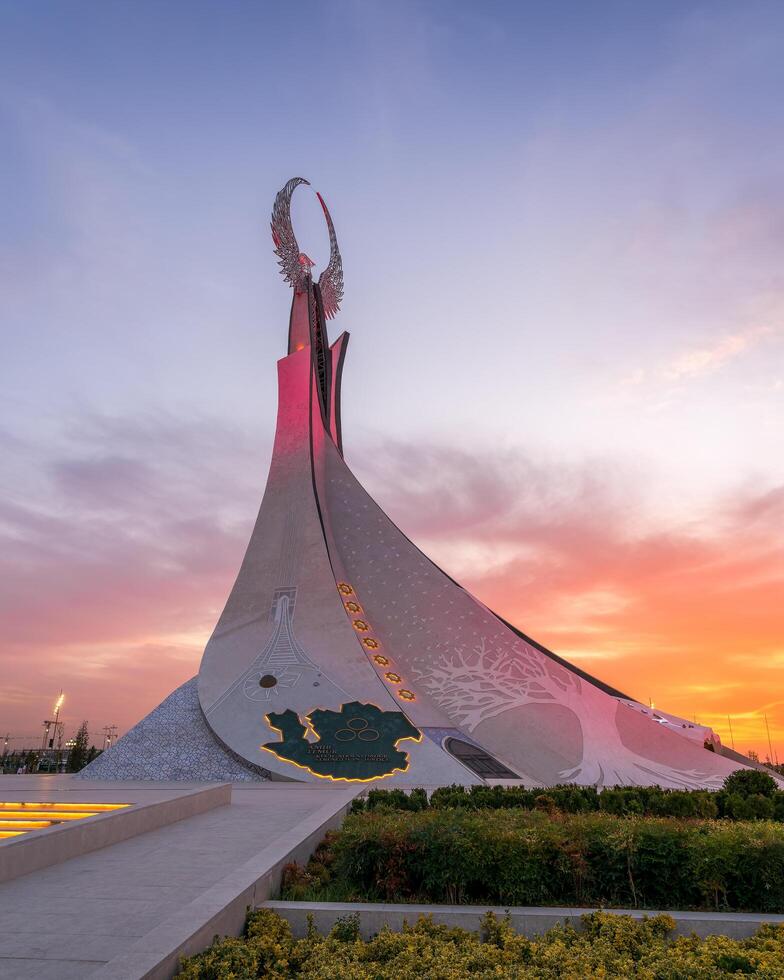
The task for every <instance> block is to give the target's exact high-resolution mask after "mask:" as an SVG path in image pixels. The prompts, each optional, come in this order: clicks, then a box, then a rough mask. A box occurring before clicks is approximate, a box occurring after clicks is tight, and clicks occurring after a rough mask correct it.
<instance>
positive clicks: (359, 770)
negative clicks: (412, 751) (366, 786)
mask: <svg viewBox="0 0 784 980" xmlns="http://www.w3.org/2000/svg"><path fill="white" fill-rule="evenodd" d="M307 720H308V723H309V725H310V728H311V729H312V731H313V733H314V734H315V735H316V738H317V740H316V741H313V742H309V741H308V740H307V739H306V738H305V734H306V728H305V726H304V725H303V724H302V722H301V721H300V719H299V715H297V714H296V713H295V712H294V711H292V710H291V709H287V710H286V711H282V712H280V713H279V714H275V713H274V712H273V713H270V714H268V715H267V721H268V723H269V725H270V728H275V729H277V730H278V731H279V732H280V733H281V735H282V736H283V741H281V742H267V744H266V745H264V746H262V748H265V749H267V751H268V752H274V753H275V755H277V756H278V757H279V758H281V759H285V760H286V761H288V762H293V763H294V765H297V766H302V767H303V768H305V769H308V770H309V771H310V772H312V773H313V774H314V775H316V776H331V777H332V778H333V779H346V780H365V779H375V778H377V777H378V776H388V775H391V774H392V773H393V772H405V770H406V769H407V768H408V756H407V755H406V753H405V752H400V751H398V749H397V743H398V742H400V741H402V740H403V739H406V738H411V739H414V741H416V742H418V741H419V740H420V738H421V737H422V736H421V735H420V733H419V732H418V731H417V729H416V728H414V726H413V725H412V724H411V722H410V721H409V720H408V719H407V718H406V716H405V715H404V714H401V713H400V712H399V711H381V710H380V709H379V708H377V707H376V706H375V705H374V704H360V702H359V701H352V702H351V703H350V704H344V705H343V706H342V707H341V709H340V711H325V710H324V709H322V708H317V709H316V710H315V711H311V713H310V714H309V715H308V716H307Z"/></svg>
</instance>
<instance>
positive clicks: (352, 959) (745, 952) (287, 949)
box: [179, 909, 784, 980]
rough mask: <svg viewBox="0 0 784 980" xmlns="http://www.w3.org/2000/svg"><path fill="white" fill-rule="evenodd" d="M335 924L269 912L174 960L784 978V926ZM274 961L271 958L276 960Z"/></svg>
mask: <svg viewBox="0 0 784 980" xmlns="http://www.w3.org/2000/svg"><path fill="white" fill-rule="evenodd" d="M354 926H355V923H353V922H352V923H351V924H349V925H347V924H346V923H345V922H343V921H340V922H338V923H336V925H335V927H334V928H333V930H332V932H331V933H330V934H329V935H328V936H319V935H318V934H316V933H315V932H313V931H311V932H310V933H309V935H308V936H307V938H305V939H299V940H297V939H293V938H292V935H291V931H290V930H289V928H288V925H287V924H286V923H285V922H284V921H283V920H281V919H280V918H279V917H278V916H277V915H276V914H275V913H273V912H271V911H269V910H265V909H262V910H259V911H257V912H252V913H251V914H250V916H249V918H248V925H247V929H246V938H245V939H224V940H223V941H221V942H218V941H216V942H215V943H213V945H212V946H210V948H209V949H208V950H205V952H203V953H200V954H199V955H198V956H194V957H190V958H188V959H183V960H182V972H181V973H180V974H179V976H180V977H184V978H185V980H250V978H254V977H278V978H283V977H294V978H296V977H306V978H308V980H335V978H340V980H370V978H373V980H415V978H417V980H421V978H423V977H426V978H428V980H463V978H465V977H469V976H470V977H479V978H482V980H490V978H493V980H525V978H531V980H560V978H567V980H582V978H597V980H598V978H613V980H615V978H617V980H621V978H636V980H691V978H705V980H718V978H723V977H732V976H738V975H743V974H746V975H748V974H752V975H755V976H758V977H760V978H766V980H773V978H781V977H784V926H763V927H762V928H761V929H760V930H759V931H758V932H757V934H756V935H755V936H753V937H752V938H750V939H742V940H733V939H727V938H725V937H723V936H710V937H708V938H707V939H704V940H700V939H698V938H697V937H696V936H689V937H681V938H679V939H675V940H672V939H671V934H672V930H673V929H674V927H675V923H674V922H673V920H672V919H671V918H670V917H669V916H666V915H657V916H654V917H652V918H643V919H642V920H635V919H632V918H631V917H629V916H624V915H612V914H611V913H608V912H594V913H592V914H591V915H586V916H583V919H582V928H581V929H579V930H576V929H573V928H572V927H570V926H557V927H555V928H554V929H551V930H550V931H549V932H547V933H545V934H544V935H542V936H538V937H536V938H535V939H526V938H525V937H524V936H521V935H519V934H517V933H516V932H515V931H514V929H512V927H511V925H510V923H509V921H508V920H506V919H497V918H495V917H494V916H493V915H492V914H490V913H488V915H487V916H485V918H484V920H483V922H482V928H481V930H480V932H479V933H473V932H467V931H466V930H463V929H454V928H449V927H448V926H443V925H436V924H435V923H434V922H433V921H432V920H431V919H429V918H427V917H421V918H420V919H419V921H418V922H417V923H416V924H415V925H413V926H405V927H404V928H403V929H402V931H400V932H392V931H391V930H389V929H382V931H381V932H380V933H379V934H378V935H377V936H374V937H373V938H372V939H370V940H369V941H368V942H363V941H362V940H361V939H360V938H359V935H358V931H357V929H356V928H354ZM275 957H277V959H276V958H275Z"/></svg>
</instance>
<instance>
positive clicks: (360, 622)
mask: <svg viewBox="0 0 784 980" xmlns="http://www.w3.org/2000/svg"><path fill="white" fill-rule="evenodd" d="M354 629H355V630H359V632H360V633H367V631H368V630H369V629H370V625H369V624H368V623H366V622H365V620H364V619H355V620H354Z"/></svg>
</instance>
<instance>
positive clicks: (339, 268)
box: [317, 192, 343, 320]
mask: <svg viewBox="0 0 784 980" xmlns="http://www.w3.org/2000/svg"><path fill="white" fill-rule="evenodd" d="M317 197H318V199H319V201H320V202H321V207H322V208H323V209H324V217H325V218H326V219H327V229H328V231H329V262H328V263H327V265H326V267H325V268H324V271H323V272H322V273H321V275H320V276H319V281H318V285H319V290H320V291H321V300H322V302H323V304H324V316H325V317H327V319H330V320H331V319H332V317H334V316H335V314H336V313H337V311H338V310H339V309H340V304H341V301H342V300H343V260H342V259H341V257H340V249H339V248H338V238H337V235H336V234H335V226H334V225H333V224H332V218H331V216H330V213H329V211H328V210H327V205H326V204H325V203H324V198H323V197H322V196H321V194H318V192H317Z"/></svg>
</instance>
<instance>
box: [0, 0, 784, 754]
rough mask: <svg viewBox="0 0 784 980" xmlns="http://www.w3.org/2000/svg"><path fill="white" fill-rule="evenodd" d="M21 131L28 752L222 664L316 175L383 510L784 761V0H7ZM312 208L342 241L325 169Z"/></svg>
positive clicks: (553, 622)
mask: <svg viewBox="0 0 784 980" xmlns="http://www.w3.org/2000/svg"><path fill="white" fill-rule="evenodd" d="M0 149H1V150H2V152H0V331H1V332H2V347H1V348H0V351H1V353H0V627H1V628H0V737H2V735H4V734H5V733H6V732H9V733H10V734H11V735H12V736H14V737H17V738H20V739H21V738H23V737H24V736H34V738H26V739H24V740H25V741H28V742H29V743H30V744H34V742H35V740H36V739H39V738H40V731H41V721H42V720H43V719H44V718H45V717H49V713H50V712H51V706H52V703H53V702H54V700H55V698H56V696H57V693H58V692H59V690H60V688H61V687H62V688H63V689H64V690H65V704H64V710H63V717H64V720H65V723H66V736H68V735H69V734H71V733H72V732H73V730H74V729H75V728H76V727H77V726H78V724H79V723H80V722H81V721H82V719H83V718H86V719H88V720H89V723H90V728H91V730H92V731H94V732H100V729H101V728H102V727H103V726H104V725H107V724H116V725H118V726H119V728H120V730H121V731H124V730H126V729H127V728H128V727H129V726H131V725H132V724H133V723H134V722H136V721H137V720H139V719H140V718H141V717H142V716H143V715H144V714H146V713H147V712H148V711H149V710H150V709H151V708H153V707H154V706H155V705H156V704H157V703H158V702H159V701H160V700H161V699H162V698H163V697H164V696H165V695H166V694H168V693H169V692H170V691H171V690H172V688H174V687H175V686H176V685H177V684H179V683H181V682H182V681H184V680H186V679H187V678H189V677H191V676H192V675H193V674H194V673H195V672H196V670H197V669H198V664H199V659H200V657H201V653H202V650H203V647H204V644H205V642H206V640H207V638H208V636H209V634H210V632H211V630H212V627H213V626H214V624H215V621H216V619H217V617H218V615H219V613H220V610H221V608H222V605H223V603H224V601H225V599H226V597H227V595H228V591H229V589H230V587H231V584H232V581H233V578H234V575H235V574H236V572H237V570H238V567H239V563H240V561H241V559H242V555H243V551H244V548H245V545H246V543H247V539H248V536H249V533H250V530H251V527H252V524H253V521H254V519H255V515H256V511H257V509H258V505H259V502H260V499H261V494H262V492H263V488H264V481H265V477H266V468H267V463H268V460H269V454H270V448H271V442H272V436H273V429H274V419H275V403H276V390H275V371H276V367H275V362H276V359H277V358H279V357H281V356H283V355H284V354H285V344H286V331H287V319H288V310H289V304H290V300H291V293H290V290H289V289H288V288H287V287H286V285H285V284H284V283H283V281H282V280H281V278H280V276H279V274H278V272H277V266H276V264H275V261H274V257H273V255H272V251H271V242H270V240H269V224H268V222H269V210H270V207H271V204H272V199H273V197H274V195H275V193H276V191H277V190H278V189H279V188H280V187H281V186H282V184H283V183H284V182H285V181H286V180H287V179H288V178H289V177H291V176H294V175H302V176H305V177H307V178H309V179H310V180H311V181H312V182H313V185H314V188H315V189H318V190H320V191H321V192H322V193H323V194H324V196H325V198H326V200H327V202H328V204H329V206H330V209H331V211H332V214H333V217H334V220H335V224H336V228H337V233H338V237H339V240H340V245H341V251H342V253H343V261H344V266H345V270H346V296H345V302H344V304H343V310H342V312H341V313H340V314H339V316H338V319H337V321H335V322H334V323H333V324H332V325H331V330H332V331H333V333H334V334H336V333H337V332H339V331H340V330H342V329H347V330H349V331H350V332H351V334H352V339H351V345H350V348H349V353H348V358H347V362H346V369H345V374H344V380H343V393H344V407H343V418H344V440H345V447H346V457H347V460H348V462H349V464H350V465H351V466H352V468H353V469H354V471H355V472H356V473H357V475H358V476H359V478H360V479H361V480H362V481H363V482H364V483H365V485H366V486H367V487H368V489H369V490H370V491H371V492H372V493H373V494H374V496H375V497H376V498H377V500H378V501H379V503H380V504H381V505H382V506H383V507H384V508H385V509H386V510H387V512H388V513H389V514H390V516H391V517H392V518H393V520H395V521H396V523H398V524H399V526H400V527H401V528H402V529H403V530H404V531H405V532H406V533H407V534H408V535H409V536H410V537H412V538H413V539H414V540H415V541H416V543H417V544H418V545H420V546H421V547H422V548H423V549H424V550H425V551H426V552H427V553H428V554H430V555H431V556H432V557H433V558H434V560H436V561H437V562H438V563H439V564H440V565H441V566H442V567H443V568H444V569H445V571H447V572H448V573H449V574H451V575H452V576H453V577H455V578H457V579H458V580H459V581H461V582H462V583H463V584H464V585H466V586H467V587H469V588H470V589H471V590H472V591H474V592H475V593H476V594H477V595H478V596H479V597H480V598H481V599H482V600H483V601H484V602H486V603H487V604H488V605H489V606H491V607H492V608H494V609H495V610H496V611H498V612H499V613H501V614H502V615H503V616H504V617H505V618H507V619H509V620H511V621H512V622H513V623H515V624H516V625H518V626H519V627H521V628H522V629H523V630H525V631H526V632H527V633H529V634H531V635H532V636H534V637H535V638H537V639H538V640H539V641H540V642H542V643H544V644H546V645H548V646H550V647H551V648H552V649H554V650H555V651H556V652H557V653H559V654H561V655H563V656H565V657H567V658H569V659H571V660H572V661H573V662H574V663H576V664H579V665H580V666H581V667H584V668H585V669H587V670H588V671H590V672H591V673H594V674H596V675H598V676H599V677H601V678H602V679H604V680H606V681H607V682H609V683H610V684H612V685H614V686H616V687H618V688H620V689H621V690H623V691H625V692H627V693H628V694H630V695H631V696H634V697H636V698H638V699H640V700H643V701H646V702H647V701H648V699H649V698H650V699H652V700H653V701H654V702H655V704H656V705H657V706H659V707H662V708H664V709H665V710H669V711H672V712H674V713H677V714H682V715H686V716H688V717H690V718H692V717H696V718H697V719H698V720H699V721H700V722H701V723H703V724H709V725H712V726H714V727H715V728H716V730H717V731H718V733H719V734H720V735H721V737H722V739H723V740H724V741H726V742H728V743H729V742H730V734H729V728H728V715H729V716H731V719H732V727H733V734H734V741H735V745H736V747H737V748H739V749H742V750H744V751H745V750H747V749H749V748H754V749H756V750H757V751H759V753H760V755H761V756H765V755H767V754H768V743H767V735H766V730H765V715H767V719H768V722H769V726H770V732H771V738H772V742H773V747H774V753H777V754H778V758H779V760H780V761H784V439H783V438H782V423H783V422H784V256H783V254H782V253H783V252H784V5H782V3H781V2H779V0H772V2H769V3H768V2H759V0H746V2H744V3H737V2H723V0H705V2H690V0H677V2H668V0H640V2H636V3H630V2H628V0H618V2H613V0H596V2H593V3H585V2H584V0H575V2H558V0H556V2H552V3H543V2H542V3H527V2H522V0H514V2H509V3H505V2H494V0H482V2H479V0H475V2H471V3H467V2H461V0H443V2H440V0H427V2H407V0H395V2H394V3H389V2H384V3H381V2H375V0H354V2H346V0H330V2H319V3H314V2H308V0H297V2H296V3H270V2H263V0H253V2H243V0H231V2H228V3H219V2H217V0H214V2H209V3H206V2H199V0H168V2H166V3H162V2H139V0H125V2H116V0H95V2H92V0H90V2H88V0H75V2H69V3H65V2H58V3H49V2H46V0H37V2H35V3H20V2H18V0H0ZM294 219H295V224H296V227H297V231H298V237H299V243H300V247H301V248H303V250H304V251H306V252H308V254H310V255H311V256H312V257H313V258H314V259H316V261H317V264H318V265H321V264H323V261H324V259H325V257H326V254H327V242H326V235H325V232H324V228H323V219H322V218H321V216H320V212H319V210H318V205H317V202H316V198H315V195H314V194H313V193H312V192H311V191H309V190H308V189H304V190H299V191H298V192H297V196H296V197H295V213H294ZM96 741H97V742H98V743H99V744H100V735H97V736H96ZM19 744H21V742H20V743H19ZM12 747H13V746H12Z"/></svg>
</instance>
